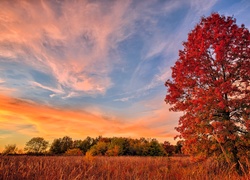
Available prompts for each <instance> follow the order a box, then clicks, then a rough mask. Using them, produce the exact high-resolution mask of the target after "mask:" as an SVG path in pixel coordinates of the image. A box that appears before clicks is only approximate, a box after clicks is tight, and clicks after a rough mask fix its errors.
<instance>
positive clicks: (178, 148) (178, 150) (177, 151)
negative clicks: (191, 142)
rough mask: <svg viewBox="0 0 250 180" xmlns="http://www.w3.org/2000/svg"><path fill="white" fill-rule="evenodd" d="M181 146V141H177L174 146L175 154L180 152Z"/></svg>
mask: <svg viewBox="0 0 250 180" xmlns="http://www.w3.org/2000/svg"><path fill="white" fill-rule="evenodd" d="M182 146H183V141H181V140H180V141H177V143H176V146H175V154H182V150H181V149H182Z"/></svg>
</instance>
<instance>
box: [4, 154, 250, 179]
mask: <svg viewBox="0 0 250 180" xmlns="http://www.w3.org/2000/svg"><path fill="white" fill-rule="evenodd" d="M232 169H233V167H227V166H226V165H225V164H220V163H218V162H216V161H213V160H212V159H209V160H207V161H204V162H199V163H194V162H192V161H190V159H189V158H188V157H171V158H167V157H89V156H87V157H83V156H77V157H76V156H66V157H62V156H61V157H53V156H50V157H34V156H2V157H0V179H6V180H17V179H18V180H19V179H27V180H32V179H38V180H40V179H41V180H60V179H61V180H64V179H65V180H69V179H70V180H77V179H81V180H82V179H87V180H89V179H92V180H97V179H98V180H104V179H105V180H108V179H110V180H116V179H117V180H147V179H149V180H154V179H155V180H161V179H164V180H211V179H213V180H216V179H218V180H227V179H228V180H229V179H230V180H234V179H235V180H236V179H242V180H243V179H244V180H245V179H247V176H249V177H250V174H249V172H245V174H244V176H242V177H239V176H238V175H237V174H236V173H235V172H234V171H232Z"/></svg>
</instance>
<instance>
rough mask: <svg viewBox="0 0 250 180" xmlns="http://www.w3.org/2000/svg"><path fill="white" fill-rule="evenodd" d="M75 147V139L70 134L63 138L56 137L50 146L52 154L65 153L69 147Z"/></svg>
mask: <svg viewBox="0 0 250 180" xmlns="http://www.w3.org/2000/svg"><path fill="white" fill-rule="evenodd" d="M72 147H73V140H72V138H70V137H69V136H64V137H63V138H59V139H54V141H53V142H52V144H51V146H50V152H51V153H52V154H64V153H65V152H66V151H67V150H68V149H71V148H72Z"/></svg>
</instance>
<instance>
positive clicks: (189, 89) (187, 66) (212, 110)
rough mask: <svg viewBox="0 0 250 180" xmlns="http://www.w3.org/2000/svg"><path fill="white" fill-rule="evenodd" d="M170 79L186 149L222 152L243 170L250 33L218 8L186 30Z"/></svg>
mask: <svg viewBox="0 0 250 180" xmlns="http://www.w3.org/2000/svg"><path fill="white" fill-rule="evenodd" d="M183 46H184V49H183V50H181V51H179V59H178V60H177V62H176V63H175V65H174V67H172V79H171V80H168V81H167V82H166V86H167V95H166V99H165V100H166V102H167V103H169V104H170V105H172V107H171V108H170V110H172V111H183V112H184V115H183V116H181V117H180V119H179V126H178V127H177V128H176V129H177V131H178V132H180V136H179V137H180V138H184V139H185V142H184V150H185V151H186V152H189V153H191V154H193V155H198V154H201V155H203V156H208V155H211V154H213V153H216V154H217V153H223V155H224V156H225V158H226V160H227V161H228V162H230V161H231V162H233V163H235V164H236V166H235V167H236V169H237V171H238V172H239V173H241V172H240V164H239V158H240V156H239V153H240V152H239V151H240V149H241V148H242V146H247V147H246V148H245V149H246V150H247V151H249V149H250V148H249V144H245V145H244V144H243V143H242V142H244V143H246V139H247V138H246V136H247V134H249V130H250V110H249V109H250V81H249V79H250V48H249V47H250V33H249V30H248V29H247V28H245V26H244V25H241V27H239V26H238V25H237V24H236V20H235V19H234V18H232V17H225V16H221V15H219V14H217V13H214V14H212V15H211V16H209V17H207V18H205V17H204V18H202V19H201V22H200V23H199V24H198V25H197V26H196V27H195V28H194V29H193V30H192V31H191V32H190V33H189V34H188V40H187V42H184V43H183Z"/></svg>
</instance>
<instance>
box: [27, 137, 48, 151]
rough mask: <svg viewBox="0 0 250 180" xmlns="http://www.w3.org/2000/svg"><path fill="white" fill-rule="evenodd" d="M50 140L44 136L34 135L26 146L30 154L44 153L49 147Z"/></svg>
mask: <svg viewBox="0 0 250 180" xmlns="http://www.w3.org/2000/svg"><path fill="white" fill-rule="evenodd" d="M48 145H49V142H48V141H45V140H44V138H43V137H34V138H32V139H31V140H29V141H28V142H27V143H26V146H25V148H24V150H25V151H27V152H28V153H29V154H42V153H44V152H45V151H46V149H47V148H48Z"/></svg>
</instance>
